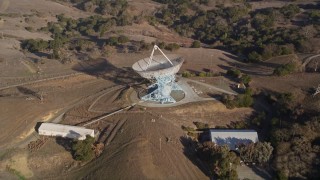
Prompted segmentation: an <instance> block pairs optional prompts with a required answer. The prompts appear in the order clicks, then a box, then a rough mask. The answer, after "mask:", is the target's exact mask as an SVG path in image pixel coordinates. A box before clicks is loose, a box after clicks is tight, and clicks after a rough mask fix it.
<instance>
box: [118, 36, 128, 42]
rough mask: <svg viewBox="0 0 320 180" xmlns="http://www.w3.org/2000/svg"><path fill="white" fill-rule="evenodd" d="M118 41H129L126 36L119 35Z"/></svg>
mask: <svg viewBox="0 0 320 180" xmlns="http://www.w3.org/2000/svg"><path fill="white" fill-rule="evenodd" d="M118 42H119V43H120V44H123V43H127V42H129V38H128V37H127V36H124V35H121V36H119V37H118Z"/></svg>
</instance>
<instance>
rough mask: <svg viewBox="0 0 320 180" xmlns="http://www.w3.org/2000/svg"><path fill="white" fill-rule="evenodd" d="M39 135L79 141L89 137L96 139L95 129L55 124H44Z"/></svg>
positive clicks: (39, 130)
mask: <svg viewBox="0 0 320 180" xmlns="http://www.w3.org/2000/svg"><path fill="white" fill-rule="evenodd" d="M38 133H39V135H44V136H58V137H66V138H71V139H77V140H84V139H86V136H87V135H89V136H91V137H94V130H93V129H87V128H84V127H79V126H70V125H63V124H55V123H42V124H41V125H40V127H39V129H38Z"/></svg>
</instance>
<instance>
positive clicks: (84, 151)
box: [72, 135, 94, 161]
mask: <svg viewBox="0 0 320 180" xmlns="http://www.w3.org/2000/svg"><path fill="white" fill-rule="evenodd" d="M93 143H94V138H93V137H91V136H89V135H87V136H86V139H85V140H83V141H75V142H74V144H73V145H72V151H73V157H74V159H76V160H79V161H88V160H90V159H92V158H93V157H94V151H93V149H92V146H93Z"/></svg>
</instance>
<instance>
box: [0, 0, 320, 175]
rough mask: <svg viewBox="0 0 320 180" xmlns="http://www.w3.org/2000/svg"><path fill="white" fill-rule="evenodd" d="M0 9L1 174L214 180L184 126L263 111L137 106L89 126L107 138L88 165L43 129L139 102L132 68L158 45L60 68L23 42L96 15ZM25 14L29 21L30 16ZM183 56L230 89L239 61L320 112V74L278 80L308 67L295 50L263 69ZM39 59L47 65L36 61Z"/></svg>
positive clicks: (40, 0) (229, 59)
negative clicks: (45, 29) (292, 67)
mask: <svg viewBox="0 0 320 180" xmlns="http://www.w3.org/2000/svg"><path fill="white" fill-rule="evenodd" d="M260 5H261V6H262V5H264V4H263V3H261V4H260ZM144 6H148V7H150V8H149V9H150V12H151V11H152V9H155V8H156V7H158V6H159V4H157V3H153V2H151V1H147V0H139V1H134V2H132V3H130V11H131V12H132V13H135V14H139V13H140V12H142V11H143V10H144V9H145V8H144ZM256 6H258V5H255V6H254V7H256ZM279 6H280V4H279ZM48 10H49V11H48ZM0 12H1V13H6V14H9V15H8V16H3V17H1V18H2V19H1V20H0V33H2V34H0V35H1V40H0V57H1V59H3V61H1V62H0V131H1V135H0V179H15V178H17V177H23V178H27V179H81V178H85V179H209V175H208V174H207V172H208V171H207V169H206V168H207V167H206V166H204V165H203V164H202V163H201V162H200V161H199V160H198V159H197V158H196V157H194V156H193V155H192V154H193V152H192V149H193V148H191V147H192V146H193V144H192V143H191V140H190V137H188V136H187V134H186V132H184V131H183V130H182V129H181V126H182V125H184V126H192V127H195V126H194V124H193V122H195V121H199V122H204V123H208V124H209V126H210V127H215V126H225V125H227V124H230V123H231V122H234V121H243V120H246V119H247V118H248V117H250V116H251V115H252V113H253V111H254V110H253V109H252V108H237V109H232V110H230V109H227V108H226V107H225V106H224V105H223V104H222V103H221V102H220V101H218V100H214V99H213V100H211V101H204V102H196V103H188V104H184V105H180V106H177V107H170V108H169V107H168V108H149V107H147V108H145V107H143V106H139V105H136V106H134V107H133V108H130V109H128V110H124V111H122V112H120V113H118V114H115V115H112V116H110V117H107V118H105V119H103V120H101V121H99V122H98V123H93V124H91V125H89V126H88V128H92V129H95V130H98V131H99V132H101V133H100V134H99V136H98V138H97V142H100V143H102V144H103V146H104V148H103V152H102V153H101V154H99V155H98V157H97V158H95V159H93V160H92V161H91V162H89V163H81V162H78V161H75V160H74V159H73V158H72V156H71V153H70V143H71V142H70V141H67V140H63V139H59V138H57V139H56V138H48V139H46V140H43V137H39V135H37V133H36V132H35V127H36V125H37V123H38V122H51V121H53V122H60V123H62V124H71V125H79V126H80V125H83V124H84V123H85V122H88V121H91V120H93V119H95V118H97V117H100V116H102V115H105V114H108V113H111V112H114V111H115V110H118V109H121V108H123V107H126V106H129V105H131V104H132V103H133V102H132V100H131V99H130V94H131V93H132V92H133V91H135V90H136V89H135V88H136V87H135V86H132V87H131V88H129V87H127V85H131V84H133V83H136V82H140V81H141V78H139V77H138V76H137V75H136V74H134V75H132V72H131V71H130V67H131V66H132V64H133V63H134V62H136V61H138V60H139V59H141V58H145V57H147V56H149V55H150V51H142V52H140V53H117V52H114V53H112V54H111V55H109V56H108V57H100V58H97V59H96V60H95V61H93V62H90V63H84V62H81V61H79V60H77V59H76V60H75V61H73V62H72V63H70V64H61V63H60V62H58V61H55V60H49V59H46V58H43V57H42V55H41V54H38V55H35V54H30V53H27V52H24V51H22V50H21V49H20V41H19V40H21V39H28V38H42V39H50V35H49V34H44V33H41V32H36V31H34V32H29V31H27V30H25V27H27V26H32V27H33V28H34V29H36V28H39V27H42V26H45V25H46V23H47V22H50V21H55V20H56V19H55V15H57V14H61V13H64V14H66V15H68V16H70V17H74V18H80V17H86V16H89V15H90V14H89V13H85V12H83V11H80V10H79V9H77V8H75V7H71V6H69V5H67V4H63V3H62V4H60V3H57V2H54V1H47V0H28V1H27V0H10V1H9V0H3V1H0ZM148 12H149V11H148ZM148 12H147V13H148ZM23 15H25V16H26V17H28V16H30V17H29V19H28V20H27V21H26V17H25V16H23ZM27 15H28V16H27ZM115 31H122V32H123V33H124V34H125V35H127V36H128V37H129V38H130V39H134V40H145V41H146V42H152V41H154V40H155V39H161V40H162V41H166V42H179V43H181V44H182V45H189V44H191V42H192V40H191V39H188V38H184V37H180V36H179V35H178V34H176V33H174V32H173V31H172V30H169V29H168V28H166V27H164V26H163V27H162V26H160V27H159V28H155V27H154V26H150V25H149V24H147V23H141V24H135V25H133V26H130V28H129V27H126V26H124V27H121V28H120V27H117V28H115ZM165 53H170V52H168V51H165ZM174 53H175V54H179V55H181V56H182V57H183V58H184V59H185V63H184V64H183V65H182V68H181V70H180V73H182V72H184V71H186V70H187V71H190V72H195V73H198V72H202V71H208V70H211V71H213V72H214V73H217V74H221V75H218V76H217V77H206V78H200V77H194V78H192V79H193V80H197V81H200V82H204V83H207V84H210V85H214V86H217V87H219V88H222V89H226V90H231V87H232V86H233V85H234V84H235V82H233V80H232V79H229V78H228V77H227V76H224V75H225V73H226V71H227V70H228V69H230V68H232V67H237V68H239V69H240V70H242V71H243V72H245V73H247V74H249V75H250V76H251V77H252V82H251V84H250V86H251V87H252V88H253V89H255V90H257V91H258V90H261V89H266V90H269V91H275V92H292V93H293V94H294V96H295V97H297V99H296V100H297V101H299V103H301V104H303V105H305V106H310V108H315V109H317V108H320V107H319V103H318V102H319V97H317V98H311V97H310V94H308V93H307V92H308V91H309V89H310V88H314V87H315V86H317V85H318V84H319V83H320V81H319V80H320V78H319V74H316V73H304V72H297V73H294V74H292V75H289V76H286V77H274V76H271V74H272V71H273V69H274V67H275V66H277V64H284V63H286V62H287V61H288V60H289V61H290V60H292V59H294V58H296V61H299V62H300V61H301V62H300V63H302V61H303V60H304V59H303V58H299V57H297V56H294V57H291V56H286V57H282V58H275V59H271V60H269V61H267V62H264V63H261V64H259V65H257V66H256V65H252V64H244V63H241V62H239V60H238V58H237V57H236V56H234V55H232V54H230V53H228V52H224V51H221V50H216V49H205V48H197V49H194V48H180V49H179V50H177V51H175V52H174ZM35 58H36V59H43V61H44V62H45V63H44V64H36V63H34V59H35ZM80 67H81V68H80ZM88 67H91V68H92V67H93V68H95V67H103V68H102V69H103V74H102V76H99V77H97V76H96V74H95V73H89V72H88V71H86V70H87V68H88ZM39 72H40V73H39ZM90 72H91V71H90ZM49 78H55V79H49ZM32 82H36V83H32ZM191 85H192V83H191ZM193 86H194V87H195V89H196V90H198V91H202V92H203V94H202V95H199V96H203V97H214V96H215V95H221V93H220V92H217V91H213V90H210V89H208V88H206V87H204V86H203V87H202V86H196V85H193ZM310 103H311V104H310ZM312 103H313V104H312ZM37 139H40V140H43V144H41V146H39V148H36V149H35V150H32V152H31V151H30V149H28V148H27V147H28V144H29V143H30V142H35V141H36V140H37ZM12 169H13V170H12Z"/></svg>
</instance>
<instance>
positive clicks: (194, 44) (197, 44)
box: [191, 41, 201, 48]
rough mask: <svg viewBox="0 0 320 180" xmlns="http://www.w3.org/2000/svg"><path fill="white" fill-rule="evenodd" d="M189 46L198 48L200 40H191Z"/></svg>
mask: <svg viewBox="0 0 320 180" xmlns="http://www.w3.org/2000/svg"><path fill="white" fill-rule="evenodd" d="M191 47H192V48H199V47H201V43H200V41H193V43H192V45H191Z"/></svg>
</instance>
